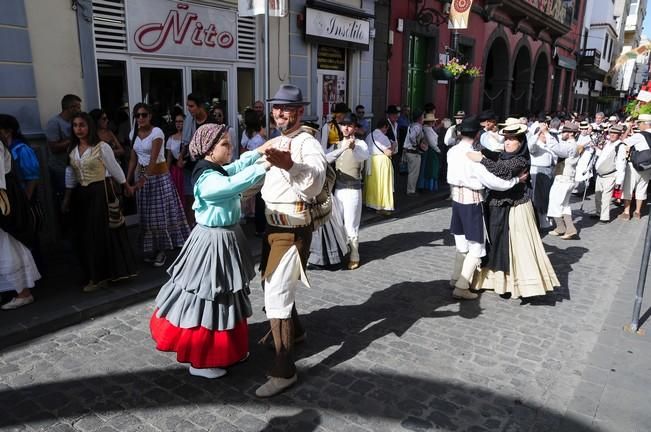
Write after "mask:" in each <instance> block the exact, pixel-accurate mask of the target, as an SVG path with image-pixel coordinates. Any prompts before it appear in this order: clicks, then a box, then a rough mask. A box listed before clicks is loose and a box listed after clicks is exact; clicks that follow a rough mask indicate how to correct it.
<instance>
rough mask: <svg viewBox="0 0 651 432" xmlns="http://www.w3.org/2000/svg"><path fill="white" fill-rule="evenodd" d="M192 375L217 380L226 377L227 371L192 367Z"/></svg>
mask: <svg viewBox="0 0 651 432" xmlns="http://www.w3.org/2000/svg"><path fill="white" fill-rule="evenodd" d="M190 375H194V376H198V377H202V378H208V379H215V378H221V377H223V376H224V375H226V369H221V368H194V367H192V366H190Z"/></svg>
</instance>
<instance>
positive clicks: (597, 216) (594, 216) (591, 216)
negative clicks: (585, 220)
mask: <svg viewBox="0 0 651 432" xmlns="http://www.w3.org/2000/svg"><path fill="white" fill-rule="evenodd" d="M588 217H589V218H590V219H599V215H598V214H591V215H590V216H588Z"/></svg>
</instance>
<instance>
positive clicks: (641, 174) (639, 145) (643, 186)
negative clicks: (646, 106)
mask: <svg viewBox="0 0 651 432" xmlns="http://www.w3.org/2000/svg"><path fill="white" fill-rule="evenodd" d="M638 128H639V129H640V131H639V132H638V133H634V134H633V135H631V136H630V137H629V138H627V139H626V140H625V141H624V143H625V144H626V146H627V155H630V152H631V151H632V149H635V150H637V151H643V150H648V149H649V146H650V144H649V143H650V142H651V114H640V115H639V116H638ZM650 178H651V170H647V171H638V170H636V169H635V168H634V167H633V164H632V163H631V162H630V161H629V162H628V163H627V164H626V175H625V177H624V184H623V185H622V190H623V193H622V198H624V212H623V213H622V214H620V215H619V218H620V219H624V220H630V219H631V204H632V200H633V196H635V212H634V213H633V216H634V217H635V218H636V219H640V218H641V217H642V207H643V206H644V203H645V202H646V199H647V189H648V186H649V180H650Z"/></svg>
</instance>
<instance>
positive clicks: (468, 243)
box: [447, 116, 528, 300]
mask: <svg viewBox="0 0 651 432" xmlns="http://www.w3.org/2000/svg"><path fill="white" fill-rule="evenodd" d="M480 128H481V126H480V124H479V120H478V119H477V117H475V116H470V117H466V118H465V119H464V120H463V121H462V122H461V124H460V125H459V126H458V127H457V130H458V131H459V134H460V135H461V139H460V141H459V143H458V144H457V145H455V146H454V147H452V148H450V150H449V151H448V155H447V158H448V177H447V180H448V184H449V185H450V196H451V197H452V221H451V223H450V232H451V233H452V234H453V235H454V242H455V245H456V249H457V253H456V257H455V261H454V267H453V271H452V277H451V279H450V285H452V286H453V287H454V291H453V292H452V296H453V297H454V298H457V299H464V300H473V299H476V298H477V294H475V293H473V292H470V284H471V282H472V277H473V275H474V273H475V270H476V269H477V267H478V266H479V262H480V261H481V258H482V257H483V256H485V255H486V246H485V245H486V237H485V235H484V231H485V228H484V219H483V210H482V202H483V201H484V188H490V189H493V190H498V191H504V190H508V189H511V188H512V187H513V186H515V185H516V184H518V182H524V181H526V179H527V178H528V175H527V174H523V175H522V176H521V177H520V178H518V177H514V178H512V179H511V180H503V179H501V178H498V177H496V176H494V175H493V174H491V173H489V172H488V170H486V168H485V167H484V166H483V165H482V164H481V163H478V162H473V161H472V160H471V159H470V158H468V156H467V154H468V153H469V152H473V151H475V149H474V148H473V144H474V141H475V138H476V136H477V133H478V132H479V130H480Z"/></svg>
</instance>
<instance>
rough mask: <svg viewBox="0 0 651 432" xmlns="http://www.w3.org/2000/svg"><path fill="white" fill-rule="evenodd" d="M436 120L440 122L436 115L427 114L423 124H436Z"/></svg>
mask: <svg viewBox="0 0 651 432" xmlns="http://www.w3.org/2000/svg"><path fill="white" fill-rule="evenodd" d="M436 120H438V119H437V118H436V116H435V115H434V113H427V114H425V117H423V123H427V122H435V121H436Z"/></svg>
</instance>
